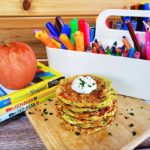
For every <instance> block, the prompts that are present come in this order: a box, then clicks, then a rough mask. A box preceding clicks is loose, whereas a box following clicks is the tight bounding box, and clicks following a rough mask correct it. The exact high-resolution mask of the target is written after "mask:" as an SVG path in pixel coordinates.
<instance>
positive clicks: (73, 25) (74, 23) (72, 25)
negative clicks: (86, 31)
mask: <svg viewBox="0 0 150 150" xmlns="http://www.w3.org/2000/svg"><path fill="white" fill-rule="evenodd" d="M70 28H71V33H75V32H76V31H78V19H77V18H73V19H72V20H71V21H70Z"/></svg>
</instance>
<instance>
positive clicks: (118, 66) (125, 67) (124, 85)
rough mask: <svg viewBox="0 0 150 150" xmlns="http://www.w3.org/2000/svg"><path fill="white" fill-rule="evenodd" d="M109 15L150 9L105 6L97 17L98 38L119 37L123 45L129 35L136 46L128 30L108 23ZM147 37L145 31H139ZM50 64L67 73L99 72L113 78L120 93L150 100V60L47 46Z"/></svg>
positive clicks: (109, 41) (105, 40)
mask: <svg viewBox="0 0 150 150" xmlns="http://www.w3.org/2000/svg"><path fill="white" fill-rule="evenodd" d="M109 16H137V17H150V13H149V11H140V10H137V11H136V10H135V11H133V10H118V9H113V10H105V11H103V12H102V13H101V14H100V15H99V16H98V18H97V22H96V36H95V37H96V38H97V39H98V40H100V41H102V43H103V44H104V46H106V45H107V44H108V45H110V46H111V45H112V43H113V42H114V41H117V42H118V43H119V44H120V45H122V44H123V43H122V37H123V36H126V37H127V39H128V41H129V42H130V44H131V45H132V46H133V42H132V39H131V37H130V35H129V32H128V31H123V30H113V29H109V28H108V27H107V26H106V19H107V18H108V17H109ZM138 33H139V34H140V36H141V38H142V39H143V40H144V33H142V32H138ZM46 50H47V56H48V63H49V66H51V67H52V68H54V69H56V70H58V71H59V72H61V73H63V74H64V75H65V76H66V77H68V76H72V75H77V74H96V75H101V76H105V77H107V78H109V79H110V80H112V84H113V87H114V88H115V89H116V91H117V92H118V93H119V94H123V95H127V96H131V97H136V98H141V99H146V100H150V69H149V67H150V61H147V60H141V59H134V58H126V57H118V56H110V55H102V54H94V53H86V52H76V51H71V50H64V49H55V48H49V47H46Z"/></svg>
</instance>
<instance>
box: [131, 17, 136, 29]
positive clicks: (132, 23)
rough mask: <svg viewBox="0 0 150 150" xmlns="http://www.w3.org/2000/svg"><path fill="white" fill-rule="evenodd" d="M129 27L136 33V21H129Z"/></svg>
mask: <svg viewBox="0 0 150 150" xmlns="http://www.w3.org/2000/svg"><path fill="white" fill-rule="evenodd" d="M131 25H132V28H133V30H134V31H136V28H137V21H136V20H131Z"/></svg>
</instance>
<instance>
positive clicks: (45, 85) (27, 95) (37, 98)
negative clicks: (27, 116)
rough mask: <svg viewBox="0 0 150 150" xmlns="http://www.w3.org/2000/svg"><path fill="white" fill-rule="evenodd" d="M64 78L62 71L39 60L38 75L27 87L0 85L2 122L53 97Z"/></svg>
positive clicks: (0, 114) (0, 118)
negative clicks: (14, 87)
mask: <svg viewBox="0 0 150 150" xmlns="http://www.w3.org/2000/svg"><path fill="white" fill-rule="evenodd" d="M63 78H64V76H63V75H62V74H61V73H59V72H57V71H55V70H53V69H51V68H49V67H47V66H45V65H43V64H41V63H40V62H37V72H36V75H35V77H34V79H33V81H32V82H31V83H30V84H29V85H28V86H27V87H25V88H23V89H20V90H10V89H6V88H5V87H3V86H2V85H0V122H2V121H4V120H6V119H9V118H11V117H13V116H15V115H17V114H20V113H21V112H24V111H25V110H27V109H29V108H31V107H33V106H36V105H39V104H40V103H42V102H44V101H46V100H49V99H51V98H53V97H54V96H55V90H56V88H57V85H58V83H59V81H60V80H61V79H63Z"/></svg>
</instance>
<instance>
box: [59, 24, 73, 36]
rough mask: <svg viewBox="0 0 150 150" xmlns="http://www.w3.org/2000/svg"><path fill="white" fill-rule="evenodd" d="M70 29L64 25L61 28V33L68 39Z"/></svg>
mask: <svg viewBox="0 0 150 150" xmlns="http://www.w3.org/2000/svg"><path fill="white" fill-rule="evenodd" d="M70 32H71V29H70V27H69V26H68V25H67V24H64V25H63V26H62V28H61V33H65V34H66V35H67V36H68V37H69V38H70Z"/></svg>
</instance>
